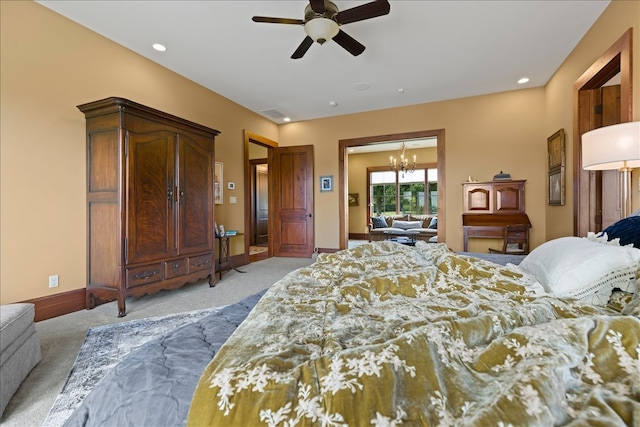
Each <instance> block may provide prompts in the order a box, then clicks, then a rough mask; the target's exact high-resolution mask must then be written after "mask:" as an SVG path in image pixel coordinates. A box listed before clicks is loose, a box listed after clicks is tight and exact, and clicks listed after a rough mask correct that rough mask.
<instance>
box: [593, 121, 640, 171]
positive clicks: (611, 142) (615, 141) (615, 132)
mask: <svg viewBox="0 0 640 427" xmlns="http://www.w3.org/2000/svg"><path fill="white" fill-rule="evenodd" d="M625 162H626V163H625ZM625 166H626V167H630V168H637V167H640V122H629V123H621V124H619V125H612V126H605V127H601V128H598V129H594V130H592V131H589V132H586V133H584V134H583V135H582V168H583V169H585V170H606V169H620V168H623V167H625Z"/></svg>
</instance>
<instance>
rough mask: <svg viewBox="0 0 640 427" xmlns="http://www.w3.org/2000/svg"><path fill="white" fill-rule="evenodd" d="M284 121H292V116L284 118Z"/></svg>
mask: <svg viewBox="0 0 640 427" xmlns="http://www.w3.org/2000/svg"><path fill="white" fill-rule="evenodd" d="M282 121H284V122H290V121H291V117H285V118H283V119H282Z"/></svg>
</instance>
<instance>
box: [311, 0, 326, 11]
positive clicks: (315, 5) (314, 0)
mask: <svg viewBox="0 0 640 427" xmlns="http://www.w3.org/2000/svg"><path fill="white" fill-rule="evenodd" d="M309 4H310V5H311V9H313V11H314V12H315V13H324V10H325V9H324V0H309Z"/></svg>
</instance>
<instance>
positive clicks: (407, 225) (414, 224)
mask: <svg viewBox="0 0 640 427" xmlns="http://www.w3.org/2000/svg"><path fill="white" fill-rule="evenodd" d="M391 227H392V228H400V229H402V230H411V229H412V228H422V221H398V220H395V219H394V220H393V223H392V224H391Z"/></svg>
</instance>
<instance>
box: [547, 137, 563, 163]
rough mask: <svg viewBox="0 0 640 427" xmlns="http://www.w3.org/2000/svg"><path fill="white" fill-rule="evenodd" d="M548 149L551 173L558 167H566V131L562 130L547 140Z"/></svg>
mask: <svg viewBox="0 0 640 427" xmlns="http://www.w3.org/2000/svg"><path fill="white" fill-rule="evenodd" d="M547 149H548V151H549V171H551V170H552V169H555V168H557V167H558V166H565V154H564V129H560V130H559V131H557V132H556V133H554V134H553V135H551V136H550V137H549V138H547Z"/></svg>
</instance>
